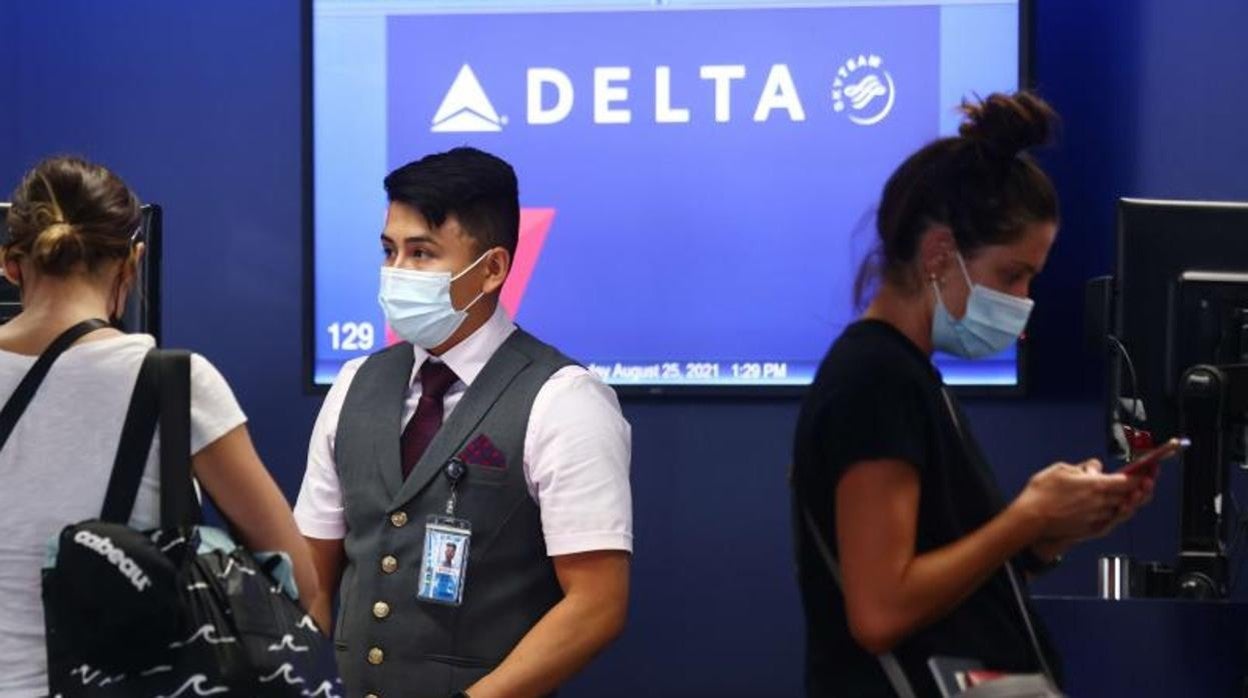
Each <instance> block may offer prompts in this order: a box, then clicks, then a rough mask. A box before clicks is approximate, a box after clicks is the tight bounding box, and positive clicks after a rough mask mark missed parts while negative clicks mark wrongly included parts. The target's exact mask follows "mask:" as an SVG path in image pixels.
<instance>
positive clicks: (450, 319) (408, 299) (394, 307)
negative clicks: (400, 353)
mask: <svg viewBox="0 0 1248 698" xmlns="http://www.w3.org/2000/svg"><path fill="white" fill-rule="evenodd" d="M485 254H489V253H488V252H487V253H485ZM485 254H482V255H481V256H480V257H477V261H475V262H473V263H472V264H469V265H468V268H466V269H464V270H463V271H461V272H459V273H458V274H455V275H451V272H449V271H416V270H414V269H400V268H398V267H382V268H381V292H380V293H378V294H377V300H378V302H379V303H381V309H382V311H383V312H385V314H386V322H388V323H390V328H391V329H393V330H394V332H395V334H397V335H399V336H400V337H402V338H403V339H405V340H407V341H409V342H411V343H412V344H415V345H416V346H418V347H421V348H422V349H426V350H429V349H433V348H434V347H437V346H439V345H441V344H442V343H443V342H445V341H446V340H447V339H450V337H451V335H453V334H455V330H457V329H459V326H460V325H462V324H464V320H465V319H467V317H468V309H469V308H471V307H472V306H473V305H475V304H476V302H477V301H479V300H481V297H482V296H484V295H485V292H484V291H482V292H481V293H478V294H477V297H476V298H474V299H472V302H471V303H469V304H468V305H466V306H464V307H463V308H461V309H459V310H456V309H455V306H454V305H452V304H451V282H452V281H454V280H456V279H458V278H459V277H461V276H463V275H464V274H467V273H468V272H469V271H472V269H473V267H475V266H477V265H478V264H480V263H481V260H483V259H485Z"/></svg>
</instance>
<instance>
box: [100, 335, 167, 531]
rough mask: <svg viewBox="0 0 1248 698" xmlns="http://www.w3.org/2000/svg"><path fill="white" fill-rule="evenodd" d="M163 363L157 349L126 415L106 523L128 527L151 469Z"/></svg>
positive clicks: (107, 499)
mask: <svg viewBox="0 0 1248 698" xmlns="http://www.w3.org/2000/svg"><path fill="white" fill-rule="evenodd" d="M159 361H160V355H159V354H158V353H157V350H156V349H152V350H151V351H149V352H147V356H145V357H144V358H143V365H142V366H141V367H140V368H139V377H138V378H137V379H136V380H135V382H134V393H133V394H132V395H131V396H130V409H129V410H127V411H126V421H125V425H124V426H123V427H122V428H121V442H120V443H119V444H118V445H117V456H116V458H114V459H113V472H112V475H110V476H109V478H108V490H107V491H106V492H105V494H104V508H103V510H102V511H101V512H100V518H101V519H102V520H104V521H109V522H112V523H119V524H125V523H127V522H128V521H130V515H131V513H132V512H133V511H134V500H135V498H136V497H138V494H139V484H140V483H141V482H142V479H143V471H144V469H146V467H147V454H148V452H149V451H150V450H151V448H152V437H153V436H154V435H155V433H156V417H157V414H158V411H159V403H158V401H159V399H160V366H159Z"/></svg>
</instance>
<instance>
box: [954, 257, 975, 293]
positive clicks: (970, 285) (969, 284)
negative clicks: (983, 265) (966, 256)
mask: <svg viewBox="0 0 1248 698" xmlns="http://www.w3.org/2000/svg"><path fill="white" fill-rule="evenodd" d="M953 256H954V257H956V258H957V260H958V268H959V269H961V270H962V278H964V279H966V288H967V290H968V291H970V292H974V291H975V283H974V282H972V281H971V275H970V274H969V273H967V271H966V262H963V261H962V253H961V252H954V253H953Z"/></svg>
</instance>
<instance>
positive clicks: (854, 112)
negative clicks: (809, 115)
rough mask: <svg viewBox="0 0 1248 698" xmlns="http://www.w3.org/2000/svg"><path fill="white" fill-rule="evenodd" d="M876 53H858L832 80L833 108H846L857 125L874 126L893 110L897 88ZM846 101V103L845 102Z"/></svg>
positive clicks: (841, 110) (839, 110)
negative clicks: (867, 54) (868, 54)
mask: <svg viewBox="0 0 1248 698" xmlns="http://www.w3.org/2000/svg"><path fill="white" fill-rule="evenodd" d="M883 65H884V60H883V59H882V58H880V57H879V56H875V55H872V56H862V55H860V56H858V57H857V58H851V59H849V60H847V61H845V65H843V66H841V67H840V68H839V69H838V70H837V71H836V80H835V81H834V82H833V83H832V108H833V109H835V110H836V111H837V112H845V110H846V107H847V106H848V108H849V111H848V115H849V120H850V121H852V122H854V123H855V124H858V125H859V126H874V125H875V124H878V123H880V122H881V121H883V120H884V118H885V117H887V116H888V114H889V112H891V111H892V110H893V102H894V101H895V100H896V99H897V88H896V86H895V85H894V84H893V76H892V75H890V74H889V73H888V71H887V70H884V68H883ZM846 102H848V104H846Z"/></svg>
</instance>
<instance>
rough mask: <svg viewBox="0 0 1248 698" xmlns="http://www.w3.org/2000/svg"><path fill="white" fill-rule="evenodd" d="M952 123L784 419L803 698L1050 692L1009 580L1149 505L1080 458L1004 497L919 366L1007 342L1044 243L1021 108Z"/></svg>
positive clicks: (886, 212) (973, 355)
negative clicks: (960, 675)
mask: <svg viewBox="0 0 1248 698" xmlns="http://www.w3.org/2000/svg"><path fill="white" fill-rule="evenodd" d="M964 112H965V114H966V117H967V118H966V121H965V122H964V123H963V125H962V127H961V129H960V133H959V135H957V136H953V137H949V138H942V139H940V140H937V141H935V142H933V143H930V144H928V145H927V146H926V147H924V148H922V149H921V150H919V151H918V152H916V153H915V154H913V155H911V156H910V157H909V158H908V159H907V160H906V161H905V162H904V163H902V165H901V166H900V167H899V168H898V169H897V170H896V171H895V172H894V173H893V174H892V176H891V177H890V178H889V180H888V183H887V184H886V185H885V187H884V192H883V196H882V197H881V200H880V205H879V212H878V217H877V228H878V233H879V236H880V248H879V249H880V252H879V261H880V265H879V268H878V272H879V278H878V280H876V285H875V290H874V293H873V295H872V296H871V298H870V302H869V303H868V304H867V305H866V311H865V313H864V314H863V317H862V318H861V319H860V320H859V321H858V322H855V323H853V324H851V325H849V326H848V327H846V329H845V331H844V333H843V334H842V335H841V336H840V337H839V338H838V339H837V340H836V342H835V343H834V344H833V345H832V348H831V349H830V350H829V352H828V354H827V357H826V358H825V359H824V361H823V363H822V365H821V366H820V368H819V372H818V374H817V376H816V378H815V381H814V383H813V385H812V386H811V390H810V393H809V394H808V395H807V397H806V399H805V402H804V404H803V406H802V411H801V416H800V417H799V421H798V426H797V433H796V438H795V441H794V461H793V463H794V470H793V490H794V491H793V495H794V496H793V508H794V511H793V514H794V522H795V538H796V543H797V559H798V568H799V579H800V584H801V591H802V598H803V605H804V608H805V614H806V624H807V641H806V687H807V692H808V694H809V695H811V696H897V695H901V696H908V695H919V696H939V695H941V693H940V691H939V690H938V688H937V686H936V683H935V680H934V678H933V676H932V673H931V671H930V670H929V666H928V660H929V659H930V658H932V657H957V658H962V659H969V660H973V661H977V662H979V663H981V664H982V665H983V667H985V668H987V669H992V670H997V671H1004V672H1012V673H1035V674H1041V673H1042V674H1046V675H1047V676H1048V677H1049V679H1051V680H1052V681H1053V682H1054V683H1059V684H1060V681H1061V667H1060V663H1059V661H1058V656H1057V653H1056V648H1054V647H1053V646H1052V643H1051V642H1050V641H1049V639H1048V637H1047V634H1046V633H1045V630H1044V627H1043V624H1042V623H1040V622H1039V619H1037V618H1035V614H1034V613H1032V612H1031V605H1030V600H1029V596H1028V594H1027V589H1026V581H1027V575H1028V574H1037V573H1040V572H1043V571H1044V570H1045V569H1046V568H1047V567H1049V566H1051V565H1052V564H1055V563H1056V562H1057V560H1058V559H1060V555H1061V553H1062V552H1063V551H1064V550H1066V549H1067V548H1068V547H1070V546H1071V545H1073V544H1075V543H1077V542H1079V541H1081V540H1084V539H1087V538H1091V537H1094V536H1098V535H1102V534H1104V533H1105V532H1106V531H1108V530H1109V529H1110V528H1112V527H1113V526H1114V525H1116V524H1117V523H1119V522H1121V521H1123V520H1125V519H1126V518H1127V517H1129V516H1131V515H1132V514H1133V513H1134V512H1135V511H1136V509H1137V508H1138V507H1139V506H1140V505H1141V504H1143V503H1144V502H1145V501H1146V500H1147V499H1148V497H1149V496H1150V494H1151V491H1152V480H1151V477H1149V476H1141V477H1134V476H1131V477H1129V476H1127V475H1123V474H1104V473H1102V472H1101V464H1100V463H1099V462H1098V461H1096V460H1085V461H1083V462H1082V463H1079V464H1077V465H1070V464H1066V463H1055V464H1052V465H1050V466H1049V467H1047V468H1044V469H1043V470H1040V471H1039V472H1037V473H1036V474H1035V475H1033V476H1032V478H1031V480H1030V481H1029V482H1028V483H1027V486H1026V487H1025V488H1024V489H1023V491H1022V492H1021V493H1020V494H1019V495H1018V496H1017V497H1015V498H1014V499H1013V500H1009V499H1007V498H1006V497H1005V496H1003V494H1002V493H1001V491H1000V490H999V489H998V487H997V483H996V479H995V477H994V476H993V472H992V469H991V468H990V467H989V464H988V463H987V460H986V459H985V457H984V454H983V453H982V451H981V450H980V448H979V446H978V444H977V443H976V441H975V438H974V434H973V433H972V431H971V429H970V425H969V424H968V422H967V419H966V415H965V414H964V413H963V412H962V411H961V409H960V408H959V407H958V405H957V401H956V400H955V399H954V398H953V396H952V395H950V394H949V392H948V391H947V390H946V388H945V386H944V383H943V381H942V379H941V376H940V373H939V372H938V371H937V370H936V367H935V366H934V365H933V364H932V360H931V355H932V353H933V352H936V351H942V352H945V353H948V354H951V355H954V356H958V357H960V358H964V359H980V358H984V357H988V356H992V355H995V354H998V353H1000V352H1002V351H1003V350H1005V349H1007V348H1008V347H1009V346H1010V345H1011V344H1012V343H1013V342H1015V341H1016V340H1017V339H1018V337H1019V335H1020V334H1021V333H1022V331H1023V329H1024V328H1025V327H1026V325H1027V319H1028V317H1029V315H1030V313H1031V309H1032V305H1033V303H1032V301H1031V300H1030V299H1029V298H1028V291H1029V286H1030V283H1031V280H1032V279H1033V278H1034V277H1035V275H1036V274H1038V273H1039V272H1040V269H1041V268H1042V267H1043V266H1044V263H1045V261H1046V260H1047V258H1048V254H1049V249H1050V247H1051V246H1052V245H1053V241H1054V238H1055V236H1056V234H1057V222H1058V208H1057V194H1056V192H1055V191H1054V189H1053V185H1052V183H1051V182H1050V181H1049V179H1048V177H1047V176H1046V175H1045V174H1044V173H1043V172H1042V171H1041V170H1040V168H1039V167H1038V166H1037V165H1036V164H1035V163H1034V162H1033V161H1032V160H1031V159H1030V157H1029V156H1028V155H1027V154H1026V152H1025V150H1026V149H1027V148H1028V147H1030V146H1034V145H1039V144H1042V143H1044V142H1045V141H1046V140H1047V138H1048V134H1049V131H1050V123H1051V120H1052V119H1053V118H1054V117H1053V114H1052V112H1051V110H1050V109H1049V107H1048V106H1047V105H1046V104H1045V103H1044V102H1042V101H1040V100H1039V99H1038V98H1036V97H1034V96H1032V95H1029V94H1026V93H1023V94H1019V95H1015V96H1006V95H992V96H990V97H989V98H988V99H987V100H985V101H984V102H983V103H980V104H968V105H964ZM864 268H865V269H867V270H868V271H871V268H870V267H864ZM867 280H868V276H867V275H863V276H861V277H860V283H859V295H860V297H861V296H862V291H863V288H864V285H863V282H864V281H867ZM1018 452H1019V454H1020V455H1022V456H1025V455H1026V453H1027V450H1026V449H1018ZM1011 695H1015V694H1011ZM1019 695H1021V694H1019ZM1027 695H1037V694H1036V693H1028V694H1027ZM1038 695H1051V693H1039V694H1038Z"/></svg>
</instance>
